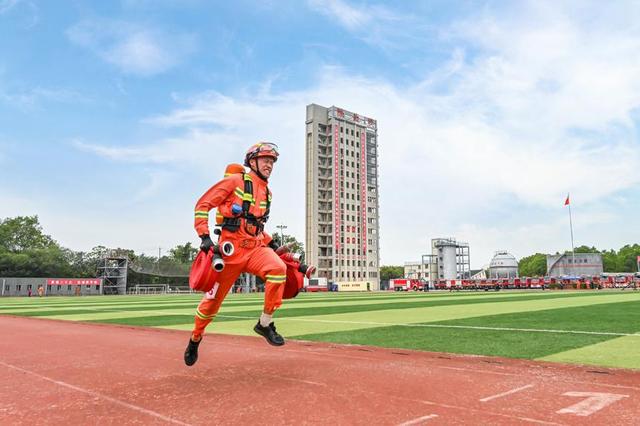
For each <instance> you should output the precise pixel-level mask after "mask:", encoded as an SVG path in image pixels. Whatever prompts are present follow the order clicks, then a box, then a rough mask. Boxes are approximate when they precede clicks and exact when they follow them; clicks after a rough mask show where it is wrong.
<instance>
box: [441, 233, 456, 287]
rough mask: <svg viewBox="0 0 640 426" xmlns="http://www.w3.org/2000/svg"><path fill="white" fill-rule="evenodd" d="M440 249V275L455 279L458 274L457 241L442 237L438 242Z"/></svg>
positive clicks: (447, 278) (446, 278)
mask: <svg viewBox="0 0 640 426" xmlns="http://www.w3.org/2000/svg"><path fill="white" fill-rule="evenodd" d="M436 247H437V249H438V264H439V266H440V268H439V269H440V270H439V271H438V276H439V277H440V278H443V279H445V280H455V279H456V278H458V277H457V274H458V270H457V268H456V266H457V259H456V242H455V241H453V240H445V239H441V240H438V241H437V242H436Z"/></svg>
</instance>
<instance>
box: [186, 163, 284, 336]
mask: <svg viewBox="0 0 640 426" xmlns="http://www.w3.org/2000/svg"><path fill="white" fill-rule="evenodd" d="M244 179H250V180H251V182H252V184H253V195H252V194H245V193H244V187H245V186H244V180H243V174H242V173H234V174H229V175H228V176H227V175H225V178H224V179H223V180H221V181H220V182H218V183H216V184H215V185H214V186H212V187H211V188H210V189H209V190H208V191H207V192H205V194H204V195H203V196H202V197H201V198H200V199H199V200H198V203H197V204H196V209H195V210H196V211H195V228H196V232H197V233H198V235H199V236H202V235H205V234H209V235H210V232H209V224H208V221H209V211H210V210H211V209H214V208H217V212H216V218H217V222H218V223H219V222H220V220H221V219H222V218H223V217H225V218H232V217H234V216H235V217H238V216H241V215H242V214H240V215H234V214H233V213H232V205H233V204H237V205H239V206H242V202H243V201H244V200H250V202H251V206H250V208H249V213H251V214H253V215H254V216H256V217H261V216H263V215H264V214H265V211H266V210H267V197H269V202H270V201H271V193H270V191H269V190H268V189H267V182H265V181H264V180H262V179H261V178H260V177H259V176H258V175H257V174H256V173H255V172H253V171H251V172H249V173H247V174H244ZM225 241H230V242H231V243H233V246H234V248H235V250H234V253H233V254H232V255H231V256H223V259H224V262H225V266H224V269H223V270H222V272H220V274H219V275H218V278H217V281H216V283H215V284H214V286H213V289H212V290H211V291H210V292H208V293H205V295H204V297H203V298H202V301H200V304H199V305H198V308H197V309H196V316H195V325H194V329H193V334H192V336H193V339H195V340H199V339H200V337H201V336H202V334H203V333H204V329H205V328H206V326H207V325H209V323H210V322H211V321H212V320H213V318H214V317H215V316H216V314H217V313H218V310H219V309H220V305H221V304H222V301H223V300H224V298H225V297H226V295H227V293H228V292H229V290H230V289H231V287H232V286H233V283H234V282H235V281H236V279H237V278H238V276H239V275H240V274H241V273H242V272H249V273H250V274H253V275H256V276H258V277H260V278H261V279H262V280H263V281H264V282H265V296H264V312H265V313H266V314H272V313H273V312H274V311H275V310H276V309H277V308H278V307H280V306H281V305H282V294H283V291H284V283H285V280H286V266H285V264H284V262H283V261H282V260H281V259H280V257H278V255H277V254H276V253H275V251H273V249H272V248H270V247H268V246H267V244H269V242H271V237H270V236H269V235H268V234H267V233H266V232H263V231H261V230H258V229H256V227H255V226H254V225H251V224H248V223H247V221H246V220H245V219H244V218H242V219H241V224H240V227H239V229H238V230H237V231H235V232H232V231H230V230H228V229H225V227H223V228H222V233H221V235H220V238H219V241H218V243H219V245H220V246H221V245H222V243H224V242H225Z"/></svg>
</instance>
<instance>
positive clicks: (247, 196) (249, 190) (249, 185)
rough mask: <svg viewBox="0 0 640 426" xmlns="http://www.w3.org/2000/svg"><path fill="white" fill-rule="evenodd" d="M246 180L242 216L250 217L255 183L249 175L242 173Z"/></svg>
mask: <svg viewBox="0 0 640 426" xmlns="http://www.w3.org/2000/svg"><path fill="white" fill-rule="evenodd" d="M242 179H244V196H243V197H242V215H243V216H244V217H248V215H249V208H250V207H251V201H253V181H252V180H251V176H250V175H249V174H248V173H242Z"/></svg>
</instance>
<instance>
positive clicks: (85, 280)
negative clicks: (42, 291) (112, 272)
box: [47, 278, 102, 285]
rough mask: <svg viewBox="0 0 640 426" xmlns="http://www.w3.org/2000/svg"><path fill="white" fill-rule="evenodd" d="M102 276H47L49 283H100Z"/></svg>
mask: <svg viewBox="0 0 640 426" xmlns="http://www.w3.org/2000/svg"><path fill="white" fill-rule="evenodd" d="M100 284H102V279H100V278H47V285H100Z"/></svg>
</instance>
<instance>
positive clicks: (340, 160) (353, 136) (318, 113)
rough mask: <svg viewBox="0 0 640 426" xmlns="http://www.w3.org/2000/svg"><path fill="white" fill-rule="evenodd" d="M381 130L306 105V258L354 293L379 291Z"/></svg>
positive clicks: (340, 112) (350, 115)
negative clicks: (356, 289) (379, 143)
mask: <svg viewBox="0 0 640 426" xmlns="http://www.w3.org/2000/svg"><path fill="white" fill-rule="evenodd" d="M377 129H378V128H377V122H376V120H374V119H373V118H370V117H365V116H363V115H361V114H358V113H354V112H350V111H347V110H345V109H342V108H338V107H336V106H332V107H329V108H325V107H323V106H320V105H316V104H311V105H307V118H306V133H305V135H306V178H307V179H306V236H305V248H306V259H307V262H308V263H310V264H314V265H317V267H318V272H317V275H318V277H325V278H327V279H328V280H329V281H331V282H335V283H338V284H340V283H350V285H349V286H348V288H351V289H354V288H358V285H359V284H358V283H361V284H362V286H363V288H362V289H366V288H367V287H368V288H370V289H372V290H375V289H378V288H379V277H378V268H379V264H380V260H379V225H378V208H379V201H378V133H377ZM367 283H368V284H369V285H368V286H367Z"/></svg>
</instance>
